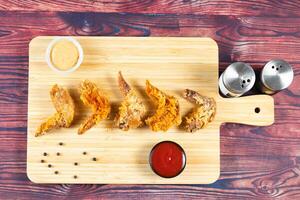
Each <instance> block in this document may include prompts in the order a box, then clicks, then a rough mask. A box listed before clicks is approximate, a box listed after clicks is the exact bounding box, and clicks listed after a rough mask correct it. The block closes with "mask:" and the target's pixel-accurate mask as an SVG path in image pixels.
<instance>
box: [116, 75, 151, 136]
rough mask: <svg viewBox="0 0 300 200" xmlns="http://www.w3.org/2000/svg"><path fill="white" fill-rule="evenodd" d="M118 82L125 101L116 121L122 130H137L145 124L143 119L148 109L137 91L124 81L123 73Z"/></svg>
mask: <svg viewBox="0 0 300 200" xmlns="http://www.w3.org/2000/svg"><path fill="white" fill-rule="evenodd" d="M118 82H119V87H120V90H121V93H122V95H123V96H124V100H123V102H122V103H121V106H120V107H119V112H118V114H117V116H116V118H115V121H116V125H117V126H118V127H119V128H120V129H121V130H123V131H128V130H129V129H130V128H137V127H139V126H141V125H142V124H143V122H142V119H143V117H144V115H145V112H146V108H145V105H144V104H143V102H142V100H141V99H140V98H139V97H138V96H137V94H136V92H135V90H133V89H132V88H131V87H130V86H129V85H128V83H127V82H126V81H125V80H124V78H123V76H122V73H121V72H119V77H118Z"/></svg>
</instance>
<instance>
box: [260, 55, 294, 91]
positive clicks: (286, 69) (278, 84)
mask: <svg viewBox="0 0 300 200" xmlns="http://www.w3.org/2000/svg"><path fill="white" fill-rule="evenodd" d="M260 78H261V82H262V83H263V84H264V86H265V87H267V88H268V89H270V90H272V91H279V90H283V89H285V88H287V87H288V86H289V85H290V84H291V83H292V81H293V78H294V71H293V68H292V66H291V65H290V64H289V63H287V62H286V61H284V60H271V61H269V62H268V63H267V64H266V65H265V66H264V68H263V70H262V72H261V74H260Z"/></svg>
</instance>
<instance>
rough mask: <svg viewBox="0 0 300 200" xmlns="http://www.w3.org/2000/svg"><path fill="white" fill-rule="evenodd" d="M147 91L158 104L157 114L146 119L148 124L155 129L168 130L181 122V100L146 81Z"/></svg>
mask: <svg viewBox="0 0 300 200" xmlns="http://www.w3.org/2000/svg"><path fill="white" fill-rule="evenodd" d="M146 93H147V95H148V96H149V97H150V99H151V100H152V101H153V102H154V103H155V104H156V105H157V109H156V111H155V114H154V115H153V116H151V117H149V118H148V119H147V120H146V124H147V125H148V126H149V127H150V128H151V129H152V130H153V131H167V130H168V129H169V128H170V127H171V126H173V125H176V126H178V125H179V124H180V123H181V117H180V112H179V102H178V100H177V99H176V98H175V97H173V96H169V95H167V94H165V93H164V92H162V91H160V90H159V89H158V88H156V87H154V86H153V85H151V84H150V82H149V81H148V80H147V81H146Z"/></svg>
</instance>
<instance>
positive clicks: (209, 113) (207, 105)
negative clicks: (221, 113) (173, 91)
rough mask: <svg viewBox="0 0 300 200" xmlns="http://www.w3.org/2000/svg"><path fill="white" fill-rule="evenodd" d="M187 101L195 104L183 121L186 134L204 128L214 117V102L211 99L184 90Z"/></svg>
mask: <svg viewBox="0 0 300 200" xmlns="http://www.w3.org/2000/svg"><path fill="white" fill-rule="evenodd" d="M183 96H184V98H186V99H187V100H188V101H190V102H192V103H195V104H197V107H195V108H194V109H193V110H192V112H190V113H188V114H187V116H186V117H185V120H184V127H185V129H186V130H187V131H188V132H195V131H197V130H199V129H201V128H204V127H205V126H206V125H207V124H208V123H209V122H211V121H212V120H213V119H214V117H215V115H216V102H215V100H214V99H213V98H210V97H206V96H203V95H201V94H199V93H198V92H196V91H193V90H189V89H186V90H185V91H184V94H183Z"/></svg>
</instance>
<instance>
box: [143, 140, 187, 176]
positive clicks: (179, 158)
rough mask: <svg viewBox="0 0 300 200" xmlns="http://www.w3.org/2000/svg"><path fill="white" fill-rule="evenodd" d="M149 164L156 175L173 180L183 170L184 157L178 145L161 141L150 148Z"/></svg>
mask: <svg viewBox="0 0 300 200" xmlns="http://www.w3.org/2000/svg"><path fill="white" fill-rule="evenodd" d="M149 162H150V165H151V168H152V170H153V171H154V172H155V173H156V174H157V175H159V176H161V177H163V178H173V177H175V176H177V175H179V174H180V173H181V172H182V171H183V170H184V167H185V165H186V156H185V152H184V150H183V149H182V147H181V146H180V145H179V144H177V143H175V142H172V141H163V142H160V143H158V144H156V145H155V146H154V147H153V148H152V150H151V153H150V158H149Z"/></svg>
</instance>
